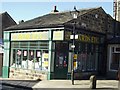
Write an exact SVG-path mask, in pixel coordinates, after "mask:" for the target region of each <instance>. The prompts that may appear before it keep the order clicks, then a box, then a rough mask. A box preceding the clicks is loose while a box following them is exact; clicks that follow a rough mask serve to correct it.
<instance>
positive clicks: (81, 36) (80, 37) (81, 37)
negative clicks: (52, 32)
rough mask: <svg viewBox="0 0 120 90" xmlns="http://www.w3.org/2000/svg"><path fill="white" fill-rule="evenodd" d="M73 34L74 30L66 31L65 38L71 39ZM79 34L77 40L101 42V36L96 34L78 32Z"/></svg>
mask: <svg viewBox="0 0 120 90" xmlns="http://www.w3.org/2000/svg"><path fill="white" fill-rule="evenodd" d="M71 35H72V32H65V40H71V39H70V36H71ZM77 35H78V38H77V39H76V41H82V42H89V43H99V38H98V37H96V36H91V35H85V34H77Z"/></svg>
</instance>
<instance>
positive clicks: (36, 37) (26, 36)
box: [11, 32, 48, 41]
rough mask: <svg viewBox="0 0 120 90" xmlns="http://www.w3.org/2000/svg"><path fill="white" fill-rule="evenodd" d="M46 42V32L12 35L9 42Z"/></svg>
mask: <svg viewBox="0 0 120 90" xmlns="http://www.w3.org/2000/svg"><path fill="white" fill-rule="evenodd" d="M26 40H48V32H28V33H12V34H11V41H26Z"/></svg>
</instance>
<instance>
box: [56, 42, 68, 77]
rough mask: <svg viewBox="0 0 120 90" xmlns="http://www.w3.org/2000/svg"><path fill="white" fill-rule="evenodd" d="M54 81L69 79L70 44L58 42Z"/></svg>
mask: <svg viewBox="0 0 120 90" xmlns="http://www.w3.org/2000/svg"><path fill="white" fill-rule="evenodd" d="M55 48H56V53H55V64H54V68H55V72H54V73H55V74H54V79H67V72H68V43H67V42H56V46H55Z"/></svg>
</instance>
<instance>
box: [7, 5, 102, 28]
mask: <svg viewBox="0 0 120 90" xmlns="http://www.w3.org/2000/svg"><path fill="white" fill-rule="evenodd" d="M99 8H101V7H97V8H89V9H83V10H79V11H80V13H79V16H80V15H83V14H85V13H87V12H90V11H91V10H96V9H99ZM70 20H73V18H72V15H71V14H70V11H66V12H57V13H49V14H46V15H44V16H40V17H37V18H34V19H32V20H28V21H26V22H22V23H21V24H18V25H15V26H12V27H9V28H7V29H6V30H20V29H37V28H49V27H61V26H64V24H65V23H66V22H68V21H70Z"/></svg>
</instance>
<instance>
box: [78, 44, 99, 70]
mask: <svg viewBox="0 0 120 90" xmlns="http://www.w3.org/2000/svg"><path fill="white" fill-rule="evenodd" d="M78 47H79V51H78V50H77V51H76V53H77V60H76V62H77V69H76V70H77V71H96V70H97V62H98V45H96V44H90V43H79V46H78Z"/></svg>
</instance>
